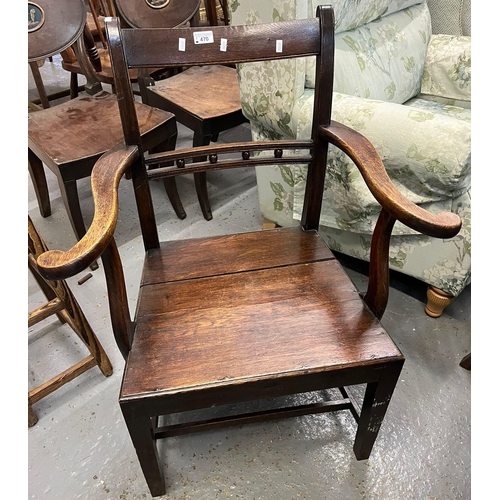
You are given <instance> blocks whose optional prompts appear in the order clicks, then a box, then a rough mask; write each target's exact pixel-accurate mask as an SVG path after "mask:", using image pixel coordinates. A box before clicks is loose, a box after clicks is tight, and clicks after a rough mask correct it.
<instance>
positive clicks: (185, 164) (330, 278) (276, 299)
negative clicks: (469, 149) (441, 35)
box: [38, 6, 461, 496]
mask: <svg viewBox="0 0 500 500" xmlns="http://www.w3.org/2000/svg"><path fill="white" fill-rule="evenodd" d="M106 30H107V40H108V47H109V51H110V55H111V62H112V65H113V70H114V79H115V84H116V92H117V98H118V103H119V107H120V116H121V121H122V126H123V133H124V137H125V143H124V144H120V145H118V146H117V147H115V148H114V149H113V150H111V151H108V152H107V153H106V154H105V155H104V156H102V157H101V158H100V160H99V161H98V162H97V164H96V165H95V168H94V170H93V172H92V190H93V194H94V200H95V215H94V220H93V222H92V225H91V227H90V228H89V230H88V232H87V233H86V235H85V236H84V238H82V240H80V241H79V242H78V244H77V245H75V246H74V247H73V248H71V249H70V250H68V251H66V252H61V251H48V252H45V253H44V254H42V255H41V256H40V257H39V258H38V267H39V268H40V270H41V272H43V273H44V276H46V277H47V278H50V279H60V278H64V277H68V276H71V275H74V274H76V273H78V272H80V271H81V270H83V269H84V268H85V267H86V266H87V265H88V263H89V262H90V261H91V260H92V259H95V258H97V257H98V256H101V255H102V261H103V265H104V269H105V272H106V279H107V285H108V295H109V305H110V314H111V319H112V325H113V331H114V334H115V338H116V341H117V344H118V346H119V348H120V350H121V352H122V354H123V356H124V358H125V359H126V366H125V370H124V373H123V381H122V385H121V388H120V394H119V404H120V407H121V410H122V413H123V417H124V421H125V423H126V425H127V428H128V431H129V434H130V437H131V439H132V442H133V444H134V447H135V450H136V453H137V457H138V459H139V462H140V465H141V468H142V471H143V474H144V477H145V479H146V482H147V484H148V486H149V489H150V491H151V494H152V495H153V496H158V495H163V494H165V492H166V487H165V481H164V478H163V467H162V465H161V464H162V460H161V459H160V458H159V457H158V449H157V447H156V440H157V439H161V438H168V437H170V436H179V435H183V434H186V433H191V432H202V431H203V432H210V431H211V430H213V429H217V428H219V427H221V426H223V425H241V424H243V423H251V422H258V421H262V420H268V419H277V418H284V417H286V416H295V417H296V416H300V415H305V414H307V413H321V412H330V411H336V410H349V411H350V413H351V414H352V416H353V418H354V420H355V422H356V423H357V431H356V437H355V440H354V454H355V456H356V458H357V459H358V460H364V459H367V458H368V457H369V456H370V453H371V450H372V447H373V445H374V443H375V440H376V438H377V435H378V432H379V429H380V426H381V424H382V421H383V419H384V416H385V414H386V411H387V409H388V405H389V402H390V400H391V397H392V395H393V392H394V389H395V387H396V382H397V380H398V377H399V374H400V372H401V369H402V366H403V363H404V356H403V355H402V353H401V352H400V351H399V349H398V348H397V346H396V345H395V344H394V342H393V341H392V339H391V338H390V336H389V335H388V333H387V332H386V331H385V329H384V327H383V326H382V324H381V323H380V318H381V317H382V315H383V313H384V310H385V307H386V304H387V299H388V291H389V284H388V259H389V240H390V235H391V230H392V227H393V225H394V222H395V220H399V221H401V222H402V223H404V224H406V225H408V226H409V227H411V228H412V229H414V230H416V231H420V232H423V233H425V234H428V235H429V236H435V237H439V238H448V237H451V236H453V235H454V234H456V233H457V232H458V231H459V229H460V224H461V223H460V219H459V218H458V217H457V216H455V215H453V214H450V213H447V212H446V213H440V214H437V215H436V214H431V213H429V212H427V211H425V210H423V209H421V208H419V207H417V206H416V205H415V204H413V203H411V202H410V201H408V200H407V199H406V198H405V197H403V196H402V195H401V193H399V192H398V191H397V189H396V187H395V186H394V185H393V184H392V182H391V181H390V179H389V178H388V176H387V173H386V172H385V169H384V166H383V163H382V161H381V159H380V157H379V155H378V154H377V152H376V151H375V149H374V148H373V146H372V145H371V143H370V142H369V141H368V140H367V139H366V138H364V137H363V136H362V135H360V134H359V133H357V132H355V131H354V130H352V129H350V128H349V127H346V126H344V125H342V124H340V123H337V122H334V121H330V116H331V112H332V84H333V62H334V61H333V55H334V47H333V42H334V16H333V9H332V8H331V6H320V7H318V10H317V17H316V18H313V19H304V20H294V21H287V22H279V23H273V24H269V25H265V24H259V25H252V26H215V27H210V28H209V29H207V28H184V27H179V28H176V29H164V28H148V29H145V28H134V29H122V28H120V25H119V23H118V20H117V19H115V18H111V19H107V20H106ZM197 42H199V43H197ZM304 56H315V57H316V68H317V69H316V71H317V74H316V88H315V96H314V105H313V113H314V118H313V120H312V133H311V138H310V139H304V140H288V139H281V140H268V141H264V140H262V141H249V142H237V143H230V144H223V145H218V144H209V145H203V146H196V147H192V148H186V149H182V150H175V151H167V152H161V153H160V152H149V154H148V155H145V154H144V151H145V146H144V145H142V144H141V135H140V134H139V128H138V120H137V117H136V115H135V107H134V97H133V93H132V88H131V84H130V79H129V78H128V72H129V70H130V69H131V68H146V67H160V68H165V67H187V66H196V65H207V64H214V65H215V64H237V65H238V66H237V67H238V68H239V69H238V70H239V71H240V72H241V71H245V64H246V63H252V64H253V63H258V62H259V61H264V65H265V64H267V63H266V62H265V61H271V60H274V59H289V58H293V57H304ZM282 62H283V61H279V63H282ZM284 63H288V62H287V61H284ZM258 64H260V63H258ZM264 69H265V68H264ZM273 92H276V91H275V90H273V89H269V93H270V95H271V93H273ZM262 98H263V99H264V100H265V99H266V96H262ZM329 147H335V148H338V149H340V150H341V151H343V152H344V153H345V154H347V155H348V156H349V157H350V158H351V159H352V160H353V162H354V163H355V165H356V166H357V167H358V169H359V170H360V172H361V175H362V177H363V179H364V180H365V182H366V184H367V186H368V188H369V190H370V192H371V193H372V194H373V196H374V197H375V199H376V200H377V201H378V202H379V203H380V205H381V206H382V209H381V212H380V216H379V220H378V223H377V227H376V230H375V232H374V236H373V239H372V249H371V261H370V275H369V284H368V290H367V291H366V294H363V295H361V294H360V292H359V291H358V289H357V288H356V286H355V285H354V284H353V283H352V281H351V280H350V279H349V277H348V275H347V274H346V272H345V271H344V269H343V268H342V266H341V264H340V263H339V262H338V261H337V259H336V258H335V256H334V255H333V253H332V252H331V251H330V249H329V248H328V246H327V245H326V244H325V242H324V241H323V240H322V238H321V237H320V235H319V232H318V228H319V224H320V214H321V201H322V196H323V192H324V188H325V186H324V177H325V171H326V153H327V149H328V148H329ZM299 164H302V165H307V168H308V175H307V181H306V185H305V191H304V204H303V209H302V214H301V224H299V225H297V226H294V227H280V228H275V229H270V230H260V231H252V232H242V233H232V234H224V235H220V236H211V237H197V238H190V239H184V240H182V239H179V240H173V241H161V242H160V241H159V240H160V238H159V233H158V230H157V227H156V222H155V216H154V211H153V208H154V206H153V202H152V198H151V193H150V191H149V180H151V179H155V178H163V179H172V178H174V177H175V176H177V175H185V174H197V173H201V172H207V171H213V170H222V169H233V168H237V167H249V166H259V167H267V168H271V167H274V166H276V165H277V166H278V167H279V168H280V169H282V171H283V172H293V168H290V167H293V166H294V165H299ZM125 174H128V175H127V177H129V178H131V179H132V182H133V185H134V192H135V197H136V201H137V206H138V210H139V215H140V217H139V218H140V224H141V230H142V234H143V239H144V246H145V250H146V251H145V258H144V266H143V271H142V278H141V286H140V291H139V294H138V298H137V304H136V311H135V314H134V315H131V314H130V311H129V309H128V302H129V301H128V300H127V295H126V290H127V287H126V286H125V282H124V279H123V267H122V264H121V262H120V257H119V251H118V248H117V246H116V244H115V242H114V239H113V233H114V230H115V227H116V225H117V223H118V206H119V205H118V186H119V182H120V180H121V179H122V177H123V176H124V175H125ZM132 317H133V318H134V319H133V320H131V318H132ZM353 385H357V386H360V385H364V386H365V387H366V388H365V392H364V396H363V402H362V404H359V403H358V402H357V401H356V398H355V397H354V395H353V394H352V392H356V391H352V392H351V391H350V389H349V386H353ZM305 393H307V394H305ZM283 396H287V398H286V399H287V400H288V402H293V403H294V404H292V405H290V406H288V407H283V406H282V405H281V406H279V405H280V404H281V403H283V400H280V399H279V398H281V397H283ZM292 396H293V397H292ZM311 401H316V402H314V403H311ZM240 403H244V404H243V407H244V408H242V405H240ZM226 405H229V406H226ZM269 405H272V407H270V406H269ZM277 405H278V406H279V407H278V408H277ZM249 406H250V411H249V408H248V407H249ZM192 410H196V411H195V414H196V415H197V417H198V418H199V420H195V421H186V419H187V417H188V416H191V417H192V415H193V414H189V413H188V412H191V411H192ZM160 417H161V420H160ZM160 422H161V425H160ZM209 438H210V437H208V438H207V439H209ZM291 439H293V438H291ZM305 459H307V457H306V458H305Z"/></svg>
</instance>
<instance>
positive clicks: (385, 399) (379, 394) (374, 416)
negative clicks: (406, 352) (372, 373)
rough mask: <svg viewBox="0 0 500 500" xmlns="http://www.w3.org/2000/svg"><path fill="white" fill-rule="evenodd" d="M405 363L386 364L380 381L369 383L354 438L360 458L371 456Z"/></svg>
mask: <svg viewBox="0 0 500 500" xmlns="http://www.w3.org/2000/svg"><path fill="white" fill-rule="evenodd" d="M403 364H404V360H401V361H395V362H392V363H388V364H386V365H385V366H384V368H382V373H381V376H380V379H379V380H378V382H371V383H369V384H367V387H366V392H365V397H364V399H363V407H362V409H361V415H360V416H359V422H358V430H357V432H356V438H355V440H354V454H355V455H356V458H357V459H358V460H366V459H367V458H369V456H370V453H371V451H372V448H373V445H374V444H375V440H376V439H377V436H378V432H379V430H380V426H381V425H382V422H383V420H384V416H385V413H386V411H387V408H388V406H389V402H390V400H391V398H392V394H393V392H394V388H395V387H396V382H397V381H398V378H399V374H400V373H401V369H402V368H403Z"/></svg>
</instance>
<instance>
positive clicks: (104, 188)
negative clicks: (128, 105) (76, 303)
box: [37, 145, 139, 280]
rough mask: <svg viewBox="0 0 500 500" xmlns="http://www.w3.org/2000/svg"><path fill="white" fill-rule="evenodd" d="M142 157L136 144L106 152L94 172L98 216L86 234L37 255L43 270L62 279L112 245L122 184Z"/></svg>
mask: <svg viewBox="0 0 500 500" xmlns="http://www.w3.org/2000/svg"><path fill="white" fill-rule="evenodd" d="M138 158H139V151H138V149H137V147H136V146H133V147H132V146H124V145H119V146H117V147H115V148H113V149H111V150H109V151H108V152H107V153H105V154H104V155H103V156H101V158H100V159H99V160H98V161H97V163H96V164H95V165H94V168H93V170H92V175H91V187H92V194H93V196H94V206H95V208H94V219H93V220H92V224H91V226H90V228H89V230H88V231H87V233H86V234H85V236H84V237H83V238H82V239H81V240H80V241H79V242H78V243H77V244H76V245H75V246H74V247H72V248H70V249H69V250H67V251H66V252H63V251H61V250H49V251H47V252H45V253H43V254H42V255H40V256H39V257H38V259H37V264H38V267H39V269H40V272H41V274H42V275H43V276H44V277H45V278H47V279H49V280H61V279H66V278H69V277H70V276H74V275H75V274H77V273H79V272H81V271H83V270H84V269H85V268H86V267H88V266H89V265H90V264H91V263H92V262H93V261H94V260H96V259H97V258H98V257H99V256H100V255H101V254H102V253H103V251H104V250H105V249H106V247H107V246H108V245H109V243H110V241H111V240H112V238H113V233H114V230H115V227H116V222H117V219H118V185H119V183H120V179H121V178H122V176H123V175H124V173H125V172H126V171H127V170H128V168H129V167H130V166H131V165H132V164H133V163H134V161H136V160H137V159H138Z"/></svg>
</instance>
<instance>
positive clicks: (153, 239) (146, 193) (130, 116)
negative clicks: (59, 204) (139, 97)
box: [106, 18, 160, 251]
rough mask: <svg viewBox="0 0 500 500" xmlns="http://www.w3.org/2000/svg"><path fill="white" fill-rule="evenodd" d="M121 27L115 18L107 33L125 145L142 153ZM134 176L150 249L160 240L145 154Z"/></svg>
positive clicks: (136, 166)
mask: <svg viewBox="0 0 500 500" xmlns="http://www.w3.org/2000/svg"><path fill="white" fill-rule="evenodd" d="M120 29H121V28H120V26H119V20H118V18H112V19H111V21H109V22H107V23H106V35H107V39H108V49H109V57H110V60H111V64H112V68H113V74H114V80H115V92H116V95H117V97H118V104H119V111H120V118H121V122H122V128H123V136H124V140H125V144H127V145H128V146H132V145H134V146H137V147H138V148H139V151H140V152H141V153H142V151H143V147H142V144H141V133H140V128H139V121H138V119H137V112H136V109H135V104H134V101H135V99H134V93H133V90H132V83H131V82H130V79H129V78H128V77H127V78H120V77H119V75H120V74H123V75H128V65H127V62H126V57H125V52H124V50H123V45H122V44H121V41H120V36H119V32H120ZM130 175H131V178H132V183H133V185H134V193H135V196H136V199H137V207H138V212H139V222H140V225H141V232H142V237H143V242H144V247H145V250H146V251H147V250H149V249H152V248H157V247H158V245H159V244H160V242H159V238H158V230H157V227H156V219H155V214H154V207H153V200H152V197H151V190H150V187H149V182H148V178H147V172H146V166H145V164H144V155H143V154H141V155H140V160H138V161H136V162H134V164H133V166H132V167H131V172H130Z"/></svg>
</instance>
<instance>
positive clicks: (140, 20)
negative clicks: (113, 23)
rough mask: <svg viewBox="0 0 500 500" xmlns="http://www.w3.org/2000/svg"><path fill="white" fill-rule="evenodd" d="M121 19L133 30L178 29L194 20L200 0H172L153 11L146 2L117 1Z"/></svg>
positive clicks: (135, 0) (134, 0) (133, 0)
mask: <svg viewBox="0 0 500 500" xmlns="http://www.w3.org/2000/svg"><path fill="white" fill-rule="evenodd" d="M115 3H116V8H117V9H118V12H119V14H120V17H121V18H122V19H123V21H125V23H126V24H127V25H128V26H130V27H132V28H143V27H144V26H148V27H150V28H176V27H177V26H181V25H184V24H186V22H187V21H189V20H190V19H192V18H193V16H194V15H195V14H196V13H197V12H198V9H199V7H200V0H182V1H178V0H177V1H176V0H170V2H169V3H168V4H167V5H165V7H163V8H161V9H152V8H151V7H150V6H149V5H148V4H147V3H146V2H144V1H137V0H115Z"/></svg>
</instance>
